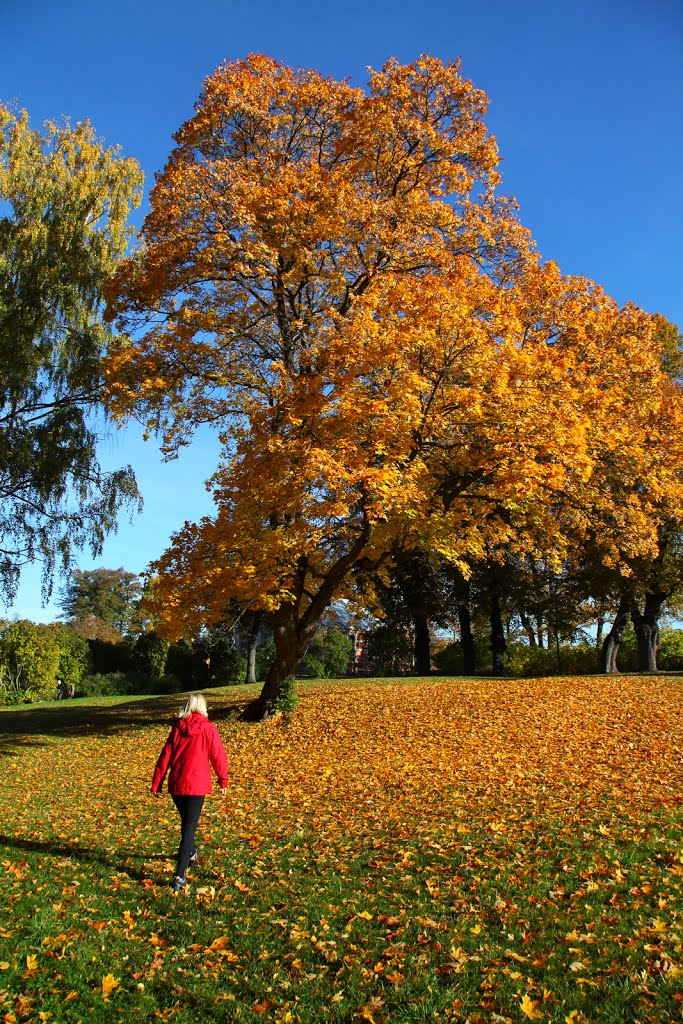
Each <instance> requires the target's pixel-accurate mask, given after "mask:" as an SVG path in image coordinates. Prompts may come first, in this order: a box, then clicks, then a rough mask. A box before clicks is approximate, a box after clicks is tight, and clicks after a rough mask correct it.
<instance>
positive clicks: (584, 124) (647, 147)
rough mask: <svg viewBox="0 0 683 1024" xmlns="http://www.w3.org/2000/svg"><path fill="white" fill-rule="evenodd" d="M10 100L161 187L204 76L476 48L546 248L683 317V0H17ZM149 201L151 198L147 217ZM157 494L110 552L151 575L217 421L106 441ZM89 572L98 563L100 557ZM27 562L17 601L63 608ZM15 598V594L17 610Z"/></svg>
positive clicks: (361, 77) (480, 82) (201, 469)
mask: <svg viewBox="0 0 683 1024" xmlns="http://www.w3.org/2000/svg"><path fill="white" fill-rule="evenodd" d="M0 7H1V9H2V34H1V35H0V98H2V99H3V100H4V101H5V102H7V101H15V102H16V103H17V104H18V105H20V106H22V107H25V108H26V109H27V110H28V111H29V114H30V115H31V118H32V119H33V121H34V123H35V124H38V123H39V122H41V121H42V120H44V119H45V118H48V117H50V118H54V117H59V116H61V115H68V116H69V117H70V118H71V119H72V120H78V119H80V118H84V117H89V118H90V120H91V121H92V122H93V124H94V125H95V128H96V130H97V132H98V133H99V134H100V135H101V136H103V137H104V138H105V139H106V140H107V142H108V143H110V144H114V143H118V144H120V145H121V147H122V148H123V150H124V152H125V153H126V154H128V155H131V156H135V157H136V158H137V159H138V160H139V161H140V163H141V164H142V166H143V168H144V171H145V174H146V179H147V187H149V186H150V185H151V184H152V182H153V176H154V172H155V171H157V170H160V169H161V168H162V167H163V165H164V163H165V160H166V157H167V155H168V153H169V150H170V148H171V145H172V140H171V136H172V134H173V132H174V131H176V129H177V128H178V127H179V126H180V124H181V123H182V122H183V121H185V120H186V119H187V118H188V117H189V116H190V115H191V114H192V109H193V104H194V102H195V100H196V98H197V96H198V93H199V89H200V85H201V82H202V80H203V78H204V77H205V76H206V75H207V74H209V73H210V72H211V71H212V70H213V69H214V68H215V67H216V66H217V65H218V64H219V63H220V62H221V61H223V60H225V59H233V58H239V57H243V56H245V55H246V54H247V53H249V52H263V53H267V54H270V55H271V56H273V57H276V58H277V59H279V60H282V61H283V62H285V63H288V64H292V65H295V66H306V67H317V68H318V69H320V70H321V71H322V72H324V73H325V74H330V75H333V76H335V77H340V78H341V77H349V78H350V79H351V81H352V82H353V84H355V85H360V84H363V83H364V82H365V68H366V67H367V66H368V65H371V66H373V67H380V66H381V65H382V64H383V63H384V61H385V60H386V59H387V58H388V57H389V56H394V57H397V58H398V59H399V60H401V61H410V60H413V59H414V58H415V57H416V56H417V55H418V54H420V53H424V52H426V53H432V54H434V55H436V56H438V57H440V58H441V59H443V60H450V59H453V58H455V57H457V56H460V57H461V58H462V62H463V70H464V72H465V74H466V75H467V76H468V77H470V78H471V79H473V81H474V82H475V84H476V85H477V86H480V87H481V88H483V89H485V90H486V92H487V93H488V95H489V98H490V108H489V116H488V124H489V127H490V129H491V130H492V131H493V132H494V134H495V135H496V136H497V139H498V144H499V148H500V150H501V153H502V156H503V164H502V172H503V191H505V192H506V193H507V194H512V195H515V196H516V197H517V199H518V201H519V203H520V206H521V216H522V220H523V222H524V223H525V224H526V225H527V226H528V227H529V228H531V230H532V232H533V234H534V236H535V238H536V241H537V243H538V246H539V249H540V251H541V253H542V254H543V256H544V257H545V258H547V259H554V260H556V261H557V262H558V263H559V265H560V267H561V269H562V270H563V271H565V272H567V273H582V274H585V275H587V276H588V277H590V278H592V279H594V280H596V281H598V282H599V283H600V284H602V285H603V286H604V287H605V288H606V290H607V291H608V292H609V293H610V294H612V295H613V296H614V297H615V298H616V299H617V301H619V302H625V301H629V300H630V301H634V302H636V303H638V304H639V305H641V306H643V307H644V308H645V309H647V310H649V311H651V312H661V313H663V314H664V315H665V316H667V317H669V318H670V319H672V320H673V321H675V322H676V323H678V324H679V325H681V326H683V289H682V286H683V281H682V277H681V269H682V266H683V259H682V258H681V251H682V248H683V0H573V2H572V3H571V4H570V3H567V2H566V0H486V2H482V3H476V2H473V0H433V2H431V3H430V2H422V3H408V2H406V0H345V2H344V3H326V2H324V0H315V2H314V0H290V2H289V3H283V2H281V0H196V2H194V3H186V2H183V3H181V2H179V0H163V2H162V0H118V2H117V3H112V4H104V3H98V2H97V0H95V2H93V0H89V2H85V0H61V2H59V3H55V2H54V0H23V2H22V3H21V4H19V3H18V2H14V3H12V2H11V0H4V2H2V0H0ZM142 212H143V213H144V209H143V211H142ZM102 454H103V459H104V461H105V463H107V464H108V465H112V466H113V465H118V464H121V463H122V462H130V463H131V464H132V465H133V467H134V469H135V470H136V473H137V475H138V479H139V482H140V486H141V489H142V491H143V495H144V498H145V511H144V513H143V514H142V516H139V517H136V518H135V519H134V520H133V522H132V523H131V522H129V521H128V520H127V518H126V517H122V520H121V526H120V530H119V533H118V535H117V536H115V537H112V538H110V539H109V540H108V541H107V544H106V547H105V551H104V554H103V556H102V558H101V559H100V560H99V561H98V563H97V564H98V565H101V566H104V567H107V568H116V567H118V566H120V565H122V566H124V567H125V568H126V569H128V570H130V571H132V572H140V571H142V570H143V569H144V567H145V566H146V565H147V563H148V562H149V561H150V560H151V559H152V558H154V557H156V556H157V555H159V554H160V553H161V551H162V550H163V548H164V547H165V546H166V542H167V540H168V538H169V535H170V533H171V531H173V530H174V529H177V528H178V527H179V526H181V525H182V523H183V522H184V520H185V519H188V518H189V519H195V518H197V517H199V516H201V515H203V514H207V513H208V512H210V509H211V504H210V499H209V496H208V495H207V493H206V491H205V489H204V487H203V481H204V480H205V479H206V477H207V476H208V475H209V473H210V472H211V470H212V468H213V466H214V464H215V459H216V448H215V445H214V443H213V441H212V439H211V437H210V436H208V435H206V434H203V435H202V436H201V437H200V438H199V439H198V440H197V442H196V443H195V444H194V445H193V447H192V449H191V451H190V452H189V453H188V454H187V455H186V456H185V457H184V458H183V459H182V460H181V461H180V462H177V463H172V464H169V465H163V464H162V463H161V460H160V458H159V456H158V452H157V449H156V447H155V446H154V442H149V443H147V444H144V443H143V442H142V440H141V438H140V436H139V434H138V433H137V431H136V430H134V429H132V428H129V429H128V430H127V431H125V432H124V433H121V434H119V435H117V436H115V437H114V438H112V439H110V440H109V441H108V442H106V443H105V445H104V447H103V449H102ZM80 565H81V567H82V568H91V567H92V566H93V562H92V560H91V559H89V558H87V557H85V556H84V557H83V558H82V559H81V560H80ZM38 581H39V573H38V572H37V571H28V572H27V573H26V574H25V579H24V583H23V584H22V588H21V591H20V594H19V597H18V599H17V601H16V602H15V605H14V607H13V608H11V609H9V614H11V615H14V614H17V615H19V616H21V617H28V618H33V619H35V620H43V621H49V620H50V619H52V618H54V617H56V614H57V611H56V608H55V606H54V605H52V606H48V607H46V608H41V605H40V593H39V582H38ZM1 613H2V606H0V614H1Z"/></svg>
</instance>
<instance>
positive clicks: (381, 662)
mask: <svg viewBox="0 0 683 1024" xmlns="http://www.w3.org/2000/svg"><path fill="white" fill-rule="evenodd" d="M368 657H369V659H370V662H371V663H372V664H373V665H374V668H375V672H376V674H377V675H387V676H396V675H400V674H401V673H402V672H409V671H410V670H411V668H412V664H413V649H412V644H411V642H410V634H409V633H408V631H407V630H405V629H401V628H396V627H394V626H393V625H390V624H388V623H387V624H385V625H381V626H376V627H375V629H372V630H370V632H369V633H368Z"/></svg>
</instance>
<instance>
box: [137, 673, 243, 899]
mask: <svg viewBox="0 0 683 1024" xmlns="http://www.w3.org/2000/svg"><path fill="white" fill-rule="evenodd" d="M209 763H211V765H212V766H213V770H214V771H215V773H216V775H217V776H218V784H219V785H220V787H221V793H223V794H225V791H226V789H227V786H228V759H227V757H226V754H225V749H224V747H223V744H222V742H221V738H220V736H219V735H218V729H217V728H216V726H215V725H214V724H213V723H212V722H209V720H208V713H207V710H206V701H205V700H204V697H203V695H202V694H201V693H192V694H190V696H189V697H188V699H187V700H186V701H185V704H184V705H183V707H182V708H181V710H180V715H179V717H178V720H177V722H174V723H173V728H172V729H171V732H170V733H169V736H168V739H167V740H166V742H165V743H164V746H163V748H162V750H161V753H160V754H159V760H158V761H157V763H156V768H155V769H154V777H153V779H152V793H154V795H155V796H161V789H162V786H163V784H164V778H165V777H166V773H167V772H169V775H168V791H169V793H170V794H171V796H172V798H173V803H174V804H175V805H176V809H177V811H178V814H179V815H180V846H179V848H178V860H177V863H176V869H175V878H174V879H173V882H172V883H171V885H172V888H173V891H174V892H180V890H181V889H183V888H184V887H185V886H186V885H187V868H188V865H190V864H193V863H194V862H195V861H196V860H197V858H198V857H199V850H198V849H197V847H196V846H195V842H194V834H195V831H196V829H197V823H198V822H199V816H200V814H201V813H202V807H203V806H204V797H205V796H206V795H207V793H210V792H211V769H210V767H209ZM169 769H170V771H169Z"/></svg>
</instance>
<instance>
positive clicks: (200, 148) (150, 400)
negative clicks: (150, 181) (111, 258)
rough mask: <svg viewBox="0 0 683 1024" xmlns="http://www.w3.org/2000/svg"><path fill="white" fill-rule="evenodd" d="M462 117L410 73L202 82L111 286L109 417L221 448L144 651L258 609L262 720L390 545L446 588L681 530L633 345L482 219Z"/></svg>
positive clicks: (465, 109) (576, 291)
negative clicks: (344, 598) (211, 430)
mask: <svg viewBox="0 0 683 1024" xmlns="http://www.w3.org/2000/svg"><path fill="white" fill-rule="evenodd" d="M484 112H485V97H484V95H483V93H481V92H480V91H479V90H477V89H475V88H474V87H473V86H472V84H471V83H470V82H468V81H466V80H465V79H464V78H462V76H461V74H460V69H459V65H458V64H448V65H443V64H442V63H441V62H439V61H438V60H436V59H434V58H430V57H422V58H420V59H419V60H418V61H416V62H415V63H414V64H411V65H407V66H401V65H400V64H398V63H397V62H396V61H393V60H392V61H390V62H389V63H388V64H387V65H386V66H385V67H384V68H383V69H382V71H380V72H372V73H371V76H370V82H369V88H368V92H367V93H365V92H363V91H362V90H359V89H353V88H352V87H351V86H349V85H348V83H346V82H336V81H334V80H331V79H325V78H323V77H322V76H320V75H319V74H318V73H317V72H315V71H293V70H292V69H290V68H287V67H283V66H282V65H279V64H278V63H276V62H275V61H273V60H271V59H269V58H266V57H263V56H252V57H250V58H248V59H247V60H246V61H238V62H235V63H231V64H225V65H223V66H222V67H220V68H219V69H218V70H217V71H216V72H215V73H214V74H213V75H212V76H210V78H209V79H207V81H206V83H205V85H204V89H203V92H202V95H201V97H200V100H199V103H198V105H197V108H196V114H195V116H194V117H193V118H192V119H191V120H190V121H188V122H187V124H185V125H184V126H183V128H181V130H180V131H179V132H178V134H177V136H176V141H177V147H176V149H175V150H174V151H173V153H172V154H171V157H170V159H169V162H168V164H167V167H166V169H165V171H164V172H163V174H162V175H161V176H160V177H159V179H158V181H157V184H156V186H155V189H154V190H153V193H152V197H151V210H150V213H149V215H148V217H147V219H146V221H145V226H144V229H143V243H144V244H143V247H142V248H141V250H140V251H139V253H137V254H136V255H135V256H134V257H132V258H131V259H130V260H129V261H128V262H127V263H126V264H125V265H124V266H123V267H122V268H121V270H120V271H119V273H118V274H117V277H116V279H115V281H114V284H113V286H112V290H111V295H110V306H111V308H110V315H112V316H118V317H119V320H120V324H121V326H122V327H123V328H125V329H127V330H128V331H130V332H131V334H133V333H134V336H135V338H136V340H135V341H131V342H130V343H129V344H128V345H127V346H126V347H123V348H121V349H120V351H119V352H118V353H116V354H115V355H113V356H112V357H111V358H110V359H109V362H108V367H107V379H108V388H109V403H110V408H111V410H112V412H113V414H114V415H115V416H118V417H124V416H126V415H128V414H130V413H131V412H135V413H136V414H137V415H138V416H142V417H143V418H145V419H146V422H147V423H148V426H149V427H150V428H154V429H159V430H161V431H162V433H163V435H164V446H165V450H166V451H167V453H168V454H169V455H172V454H174V453H175V452H177V450H178V449H179V447H181V446H182V445H185V444H188V443H189V441H190V438H191V435H192V431H193V430H194V428H195V427H196V426H197V425H198V424H199V423H202V422H213V423H217V424H218V425H219V427H220V429H221V431H222V433H221V436H222V440H223V442H224V456H223V458H222V460H221V464H220V465H219V467H218V468H217V472H216V474H215V476H214V477H213V479H212V486H213V491H214V495H215V499H216V505H217V512H216V515H215V517H213V518H212V519H205V520H203V521H202V522H201V523H199V524H194V525H192V524H187V525H186V526H185V528H184V529H183V530H182V531H181V532H180V533H179V534H178V535H176V536H175V537H174V538H173V543H172V546H171V548H170V550H169V551H168V552H167V553H166V554H165V555H164V556H162V558H161V559H160V560H159V561H158V562H157V563H156V565H155V566H154V567H153V569H154V574H155V579H154V583H153V593H154V601H153V603H154V612H155V615H156V616H157V619H158V623H159V629H160V630H161V631H164V630H165V631H166V632H168V633H174V634H176V635H177V634H178V633H179V632H183V631H184V632H186V633H192V632H194V631H196V630H197V629H198V628H200V627H201V626H202V625H204V624H206V623H207V622H210V621H215V620H218V619H220V618H222V617H224V616H225V614H226V610H227V609H228V607H229V606H230V604H231V602H233V601H239V602H241V603H242V604H245V605H248V606H250V607H252V608H258V607H260V608H265V609H268V610H271V611H273V612H274V613H275V615H276V647H277V652H276V659H275V664H274V666H273V669H272V671H271V675H270V676H269V679H268V681H267V685H266V689H265V690H264V695H263V698H262V706H261V708H260V712H261V713H264V714H265V713H268V711H269V710H272V706H273V700H274V698H275V696H276V695H277V692H278V687H279V685H280V683H281V681H282V679H283V678H284V676H286V675H287V674H289V673H290V672H292V671H294V670H295V669H296V666H297V664H298V662H299V660H300V657H301V655H302V653H303V651H304V650H305V648H306V646H307V644H308V642H309V640H310V637H311V636H312V634H313V632H314V631H315V628H316V626H317V623H318V622H319V619H320V615H321V614H322V612H323V611H324V608H325V607H326V606H327V605H328V604H329V601H330V600H331V599H332V597H333V596H335V594H339V593H341V592H343V588H344V586H345V583H346V581H347V580H348V578H349V573H350V572H351V571H352V570H353V569H354V568H356V567H363V568H368V567H372V566H377V565H379V564H380V563H381V562H382V560H383V559H385V558H386V557H387V555H388V554H389V553H390V552H391V551H392V550H394V549H395V548H396V546H397V545H399V546H400V545H415V544H419V545H421V546H426V547H428V548H430V549H431V550H435V551H438V552H440V553H441V554H442V555H444V556H445V557H446V558H447V559H449V560H450V561H452V562H454V563H456V564H459V565H460V566H461V567H462V568H463V570H464V571H466V567H467V564H468V563H471V562H472V561H476V560H477V559H478V558H479V557H480V556H481V555H482V552H484V551H489V552H490V551H492V550H493V551H495V549H496V548H497V547H500V546H502V545H506V546H508V548H509V547H510V546H512V547H514V548H516V549H517V550H519V551H520V552H524V553H529V554H533V555H543V556H545V557H548V558H550V559H551V560H554V561H556V562H557V561H558V560H559V559H561V558H562V556H563V553H564V552H565V551H566V549H567V547H568V546H570V545H572V544H574V543H576V539H577V537H581V536H582V535H585V533H586V532H590V533H591V534H596V535H597V536H598V537H599V540H600V543H601V545H602V549H603V552H604V559H605V561H606V562H610V563H612V564H614V563H616V562H618V561H619V559H620V558H621V557H622V556H623V554H624V553H628V554H629V555H633V554H635V553H639V554H642V555H647V554H648V553H651V552H653V551H654V550H655V543H656V529H657V525H658V522H659V519H660V517H661V515H662V514H663V509H664V508H666V513H667V514H668V515H672V516H674V517H676V516H679V515H680V512H681V487H680V481H679V477H678V469H677V466H678V464H679V462H680V458H679V456H680V453H679V452H678V446H679V441H678V438H679V437H680V436H681V435H680V429H679V427H680V420H681V405H680V398H679V395H678V391H677V390H676V389H675V388H674V387H673V386H672V385H671V383H670V381H669V379H668V377H667V376H666V374H664V373H663V371H662V369H661V362H662V353H661V352H660V350H659V347H658V344H657V343H656V342H655V341H654V339H653V323H652V319H651V318H650V317H649V316H647V315H646V314H644V313H642V312H641V311H640V310H637V309H636V308H634V307H625V308H624V309H619V308H618V307H617V306H616V304H615V303H614V302H613V301H612V300H610V299H609V298H608V297H607V296H605V295H604V293H603V292H602V291H601V290H600V289H599V288H597V287H596V286H595V285H593V284H592V283H591V282H588V281H586V280H584V279H580V278H564V277H562V275H561V274H560V273H559V271H558V269H557V267H556V266H555V265H554V264H552V263H548V264H546V265H545V266H542V265H541V264H540V261H539V260H538V257H537V256H536V254H535V253H534V250H533V246H532V244H531V240H530V238H529V235H528V233H527V232H526V231H525V230H524V229H522V228H521V226H520V225H519V223H518V221H517V220H516V217H515V212H514V208H513V207H512V205H511V204H510V203H508V202H506V201H504V200H500V199H498V198H497V197H496V196H495V194H494V189H495V187H496V186H497V184H498V182H499V176H498V173H497V170H496V167H497V162H498V155H497V151H496V146H495V141H494V140H493V138H492V137H491V136H490V135H489V134H488V133H487V131H486V129H485V126H484V122H483V114H484ZM662 453H663V454H662Z"/></svg>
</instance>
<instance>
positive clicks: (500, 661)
mask: <svg viewBox="0 0 683 1024" xmlns="http://www.w3.org/2000/svg"><path fill="white" fill-rule="evenodd" d="M489 622H490V623H491V658H492V661H493V675H494V676H504V675H505V652H506V650H507V644H506V643H505V630H504V629H503V617H502V615H501V611H500V598H499V595H498V581H497V580H496V579H494V578H493V577H491V579H490V580H489Z"/></svg>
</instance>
